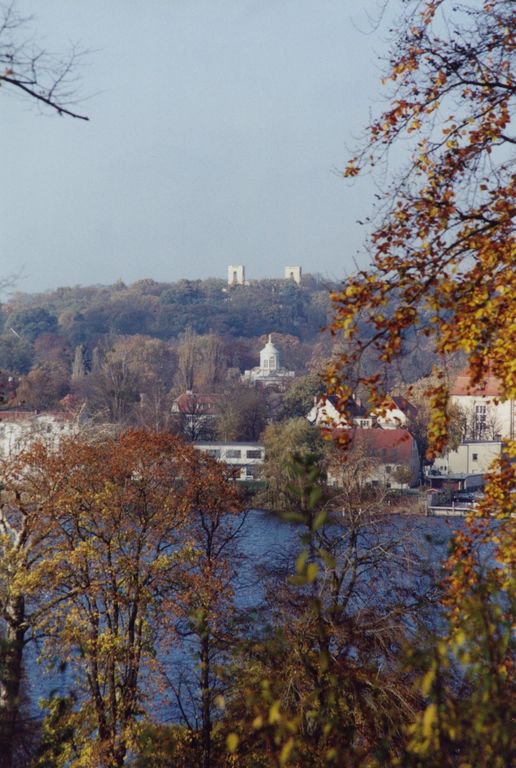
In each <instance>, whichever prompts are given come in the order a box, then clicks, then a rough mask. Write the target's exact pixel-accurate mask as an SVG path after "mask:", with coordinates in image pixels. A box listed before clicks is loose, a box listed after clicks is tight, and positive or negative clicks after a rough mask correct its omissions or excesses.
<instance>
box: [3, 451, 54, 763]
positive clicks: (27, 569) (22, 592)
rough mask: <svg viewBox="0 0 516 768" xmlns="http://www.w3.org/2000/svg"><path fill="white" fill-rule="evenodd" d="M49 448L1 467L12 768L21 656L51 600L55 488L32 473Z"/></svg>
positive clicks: (20, 726) (6, 716)
mask: <svg viewBox="0 0 516 768" xmlns="http://www.w3.org/2000/svg"><path fill="white" fill-rule="evenodd" d="M45 457H46V450H45V449H44V448H43V447H42V446H39V447H35V448H34V449H33V450H32V451H31V452H30V454H27V453H26V452H22V453H21V454H19V455H18V456H17V457H16V458H15V459H13V460H8V461H3V462H2V463H1V466H0V488H1V490H0V620H1V633H2V634H1V635H0V766H1V767H2V768H11V766H12V765H13V761H14V759H15V755H16V753H17V750H18V748H19V746H20V744H22V743H23V741H24V740H25V739H26V735H27V729H26V723H25V721H24V719H23V718H22V717H21V715H20V711H21V706H20V697H21V685H22V675H23V658H24V652H25V647H26V645H27V643H28V642H29V641H30V640H31V639H33V638H34V636H35V635H36V634H37V631H38V626H39V621H40V619H41V617H42V616H43V615H44V614H45V612H46V610H47V608H48V605H49V601H48V600H46V599H45V597H46V596H45V595H44V591H43V589H42V588H41V582H40V579H39V575H38V574H39V569H40V568H41V567H42V564H43V563H44V561H45V558H46V557H47V556H48V555H49V553H51V552H52V551H53V545H54V543H55V540H53V537H52V526H51V524H50V522H49V519H48V516H47V514H46V511H45V504H46V503H47V502H48V500H49V495H51V489H50V487H48V486H45V483H42V484H40V482H39V478H38V477H37V476H34V475H33V474H32V473H31V470H30V467H31V465H34V464H36V465H38V464H39V463H40V461H41V460H42V459H44V458H45ZM29 489H30V492H29V493H27V491H28V490H29Z"/></svg>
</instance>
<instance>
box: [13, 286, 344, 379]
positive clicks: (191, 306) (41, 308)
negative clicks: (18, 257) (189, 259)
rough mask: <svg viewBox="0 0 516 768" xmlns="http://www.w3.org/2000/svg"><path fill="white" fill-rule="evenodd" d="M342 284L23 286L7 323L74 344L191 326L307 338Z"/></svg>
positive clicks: (31, 337)
mask: <svg viewBox="0 0 516 768" xmlns="http://www.w3.org/2000/svg"><path fill="white" fill-rule="evenodd" d="M335 288H337V285H336V284H331V283H328V282H323V281H322V280H319V279H317V278H315V277H312V276H310V275H308V276H306V277H305V278H304V279H303V284H302V285H297V284H296V283H294V282H293V281H288V280H261V281H256V282H253V283H251V284H250V285H238V286H234V287H228V286H227V284H226V283H225V281H223V280H218V279H214V278H210V279H207V280H180V281H179V282H177V283H158V282H155V281H154V280H140V281H138V282H136V283H134V284H132V285H129V286H126V285H125V284H124V283H122V282H117V283H115V284H114V285H111V286H88V287H84V286H76V287H71V288H58V289H56V290H55V291H49V292H46V293H40V294H22V293H18V294H16V295H14V296H13V297H12V298H11V299H10V300H9V301H8V302H7V303H6V304H4V306H3V308H2V311H1V316H0V322H1V330H2V333H3V334H4V335H5V334H10V335H12V336H14V337H15V338H20V339H21V340H25V341H30V342H34V341H35V339H36V338H37V337H38V336H40V335H42V334H44V333H57V332H58V333H59V334H61V335H63V336H64V337H65V338H66V340H67V341H68V342H69V343H70V344H72V346H76V345H78V344H84V345H87V346H89V345H91V344H95V343H96V341H97V339H98V338H99V337H101V336H105V335H108V334H109V335H123V336H131V335H134V334H144V335H146V336H151V337H154V338H158V339H162V340H168V339H172V338H176V337H177V336H179V335H180V334H181V333H182V332H184V331H185V330H186V329H187V328H190V329H192V330H194V331H195V332H196V333H198V334H205V333H213V334H216V335H217V336H233V337H237V338H250V337H254V336H260V335H262V334H264V333H270V332H271V331H275V332H277V333H285V334H291V335H294V336H297V337H298V338H299V339H301V340H308V339H314V337H316V336H317V335H318V334H319V332H320V330H321V328H322V327H323V326H325V325H326V323H327V322H328V319H329V312H330V299H329V291H330V290H332V289H335ZM0 364H1V363H0Z"/></svg>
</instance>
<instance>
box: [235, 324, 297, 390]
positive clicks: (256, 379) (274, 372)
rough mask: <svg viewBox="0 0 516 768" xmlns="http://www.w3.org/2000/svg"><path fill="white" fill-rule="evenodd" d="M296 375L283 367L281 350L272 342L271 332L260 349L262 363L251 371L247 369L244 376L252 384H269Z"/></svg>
mask: <svg viewBox="0 0 516 768" xmlns="http://www.w3.org/2000/svg"><path fill="white" fill-rule="evenodd" d="M294 375H295V373H294V371H288V370H287V369H286V368H283V367H282V365H281V359H280V351H279V349H278V348H277V347H275V346H274V344H273V343H272V336H271V334H269V339H268V341H267V343H266V344H265V346H264V347H263V349H262V350H261V351H260V365H259V366H258V367H256V368H252V369H251V370H250V371H246V372H245V373H244V375H243V377H242V378H243V380H244V381H247V382H251V383H252V384H257V383H260V384H264V385H266V386H267V385H270V384H281V383H283V382H284V381H285V380H286V379H289V378H292V377H293V376H294Z"/></svg>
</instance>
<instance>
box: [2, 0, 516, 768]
mask: <svg viewBox="0 0 516 768" xmlns="http://www.w3.org/2000/svg"><path fill="white" fill-rule="evenodd" d="M401 5H402V12H401V15H400V19H399V23H398V26H396V27H395V28H394V29H391V30H390V35H391V38H392V42H393V48H392V49H391V54H390V57H389V58H388V61H387V63H386V66H385V67H384V69H385V73H384V74H385V80H384V85H387V87H390V88H391V91H390V92H389V95H388V97H387V101H386V102H385V103H384V104H383V107H382V108H381V109H380V113H379V114H378V115H377V116H376V117H373V118H371V120H370V122H369V125H368V126H366V133H365V138H364V137H363V138H362V143H360V142H359V143H358V146H357V148H356V150H355V153H354V154H353V155H352V156H351V159H350V160H349V161H348V163H347V165H346V166H345V167H344V168H342V170H341V171H340V175H341V176H342V177H343V179H345V180H348V181H350V182H352V183H355V182H357V179H359V178H361V177H363V176H364V175H367V174H372V175H374V174H379V175H378V179H377V181H376V187H375V188H376V190H377V193H376V194H375V195H374V200H373V201H372V202H371V211H372V213H371V217H370V219H368V221H367V226H368V232H369V234H368V235H367V236H366V243H365V246H364V247H366V248H367V251H368V258H369V262H368V265H367V266H365V267H359V266H358V265H357V268H356V270H354V271H353V272H352V273H350V274H349V273H348V274H347V276H346V277H345V279H343V280H333V279H329V278H326V277H325V276H323V275H322V274H320V273H319V272H317V271H313V272H310V271H309V269H310V268H311V267H310V265H308V264H306V265H305V264H304V263H303V265H301V264H300V263H295V262H296V259H295V258H293V257H292V254H291V253H290V254H287V255H286V256H285V260H284V261H285V262H289V264H288V265H286V264H285V265H281V266H278V268H277V271H276V273H275V274H273V275H270V276H269V277H267V278H254V277H253V275H252V268H248V267H247V265H246V264H243V263H240V264H231V265H228V264H225V265H224V267H223V269H224V270H225V271H226V275H227V277H225V278H221V277H210V276H206V277H203V278H202V279H193V278H187V277H183V278H181V279H179V280H170V281H166V282H165V281H159V280H156V279H154V278H153V277H152V275H151V274H149V276H147V277H145V278H142V279H139V280H136V281H133V282H131V281H127V282H125V281H124V280H122V279H120V280H118V281H116V282H114V283H111V284H108V283H106V284H100V283H99V284H95V285H75V286H60V287H54V288H51V289H46V290H41V291H39V292H36V291H33V292H30V291H23V290H21V287H20V286H19V284H18V283H19V277H18V278H17V277H16V276H12V277H11V276H9V275H5V277H1V278H0V289H1V292H2V293H1V304H0V768H125V766H128V767H129V768H171V767H172V766H174V768H284V767H286V768H289V767H290V768H509V766H512V765H514V763H515V759H516V752H515V747H514V738H513V726H514V715H515V703H516V696H515V680H516V675H515V674H514V663H515V656H514V606H515V603H516V600H515V592H514V561H515V554H516V550H515V537H514V520H515V507H514V485H515V483H514V480H515V477H514V475H515V459H516V434H515V433H516V375H515V374H516V368H515V358H514V338H515V331H516V325H515V318H516V312H515V308H514V297H515V295H516V271H515V270H514V255H515V249H514V213H515V204H514V158H513V152H512V150H513V147H514V143H515V139H514V136H513V134H512V133H511V118H512V112H511V109H512V108H513V107H514V95H515V85H514V66H513V65H514V52H515V48H516V46H515V40H514V30H515V29H516V23H515V22H516V16H515V12H514V3H513V2H511V1H510V0H486V1H485V2H481V3H473V2H471V3H469V2H468V3H467V4H465V5H453V4H452V3H451V2H449V0H422V2H416V0H407V2H404V3H402V4H401ZM254 12H255V13H256V9H255V10H254ZM384 12H386V9H385V8H384ZM0 16H1V18H2V20H3V21H2V23H0V85H1V86H4V87H3V88H2V89H0V100H1V99H3V98H4V94H3V91H4V90H6V91H7V92H8V93H15V94H17V95H18V96H20V98H22V99H24V100H27V101H28V103H29V104H34V103H36V104H38V105H39V106H40V107H41V108H42V109H44V110H46V111H48V112H49V113H50V114H52V115H55V116H59V117H62V118H63V119H65V120H69V121H70V122H74V121H76V122H77V121H78V122H79V123H86V122H87V121H88V119H89V118H88V115H87V114H85V113H84V112H83V110H82V109H77V106H78V105H77V104H76V103H75V101H74V92H73V88H72V90H70V87H71V85H70V75H71V74H73V71H74V67H75V65H76V53H75V52H72V54H71V57H70V58H69V59H66V58H62V57H58V58H57V59H55V60H54V59H53V58H52V57H51V56H50V54H49V53H48V51H46V50H43V49H38V48H37V46H36V44H35V43H33V42H32V41H29V42H27V40H28V38H26V37H25V38H24V37H22V38H19V39H17V35H19V34H20V31H21V30H24V29H25V25H26V24H27V21H28V19H25V18H24V17H23V16H22V15H20V14H19V13H18V11H17V10H16V6H15V3H11V4H7V5H5V4H2V3H0ZM71 82H72V83H73V80H72V81H71ZM400 146H401V149H402V151H403V152H404V153H405V157H406V162H405V165H404V166H403V167H402V168H401V170H396V171H393V170H392V168H391V165H390V163H391V160H390V159H388V158H387V153H388V152H389V151H390V150H393V149H394V150H395V151H397V150H398V148H399V147H400ZM379 167H381V168H382V169H383V170H382V171H379V170H378V168H379ZM193 207H195V206H193ZM143 258H144V254H143V253H142V259H143ZM228 260H229V259H228ZM233 260H234V261H244V260H245V256H244V255H242V257H241V258H238V259H233ZM314 262H316V259H315V258H314ZM221 271H222V268H221V267H220V265H219V269H218V272H219V274H220V272H221Z"/></svg>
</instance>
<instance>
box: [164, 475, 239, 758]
mask: <svg viewBox="0 0 516 768" xmlns="http://www.w3.org/2000/svg"><path fill="white" fill-rule="evenodd" d="M230 476H231V470H227V474H226V475H225V474H224V473H223V471H222V470H221V468H220V465H216V464H215V463H208V464H207V466H206V467H205V468H204V482H203V483H197V485H196V486H195V487H193V488H192V496H191V501H192V508H191V513H190V515H189V518H188V523H187V535H188V536H189V537H190V540H191V541H192V543H193V546H194V551H195V555H194V557H193V558H192V562H191V567H190V568H189V569H187V572H186V574H185V579H184V584H183V588H182V590H181V595H180V598H179V600H180V603H181V606H182V610H183V615H184V618H185V619H186V627H185V630H184V631H185V633H186V634H187V635H190V636H192V637H193V638H194V640H195V653H196V657H197V660H198V665H196V668H197V669H198V673H197V675H196V676H197V679H198V690H199V693H198V696H197V697H196V698H197V701H195V704H196V706H197V707H198V710H199V712H198V720H199V722H200V727H199V728H198V730H200V743H201V749H200V753H201V759H200V760H199V761H198V764H199V765H202V767H203V768H210V767H211V766H212V765H213V762H212V761H213V759H214V757H213V740H214V739H213V726H214V710H215V701H216V699H217V697H218V696H220V695H221V693H222V692H223V690H224V688H223V684H222V674H221V668H222V665H223V663H224V661H227V659H228V657H229V654H230V652H231V649H232V648H234V646H235V644H236V642H237V638H238V632H237V631H236V630H237V626H238V616H239V612H238V610H237V608H236V605H235V600H234V588H235V582H236V577H237V575H238V568H239V565H240V564H241V561H242V557H241V555H240V553H239V552H238V548H237V544H238V537H239V534H240V531H241V529H242V525H243V523H244V521H245V517H243V516H242V515H241V514H240V513H241V506H240V500H239V494H238V490H237V488H236V486H235V484H234V483H233V484H232V485H229V484H228V483H227V480H228V478H229V477H230ZM221 483H222V484H223V488H221V489H220V490H221V491H222V492H215V489H217V487H218V486H219V485H220V484H221ZM183 711H184V709H183ZM190 729H192V726H191V724H190Z"/></svg>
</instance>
